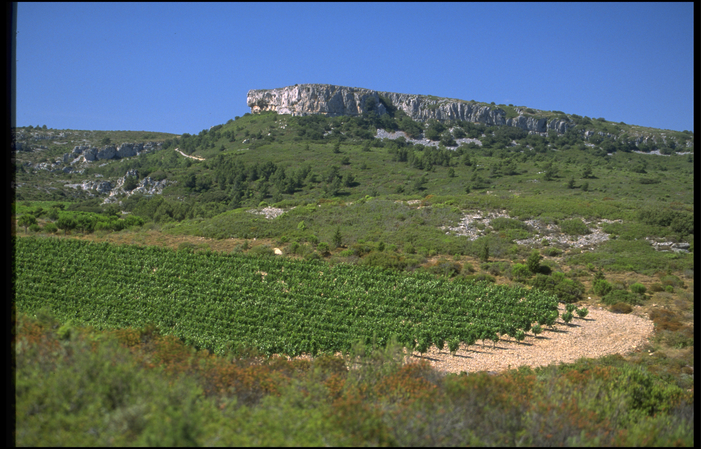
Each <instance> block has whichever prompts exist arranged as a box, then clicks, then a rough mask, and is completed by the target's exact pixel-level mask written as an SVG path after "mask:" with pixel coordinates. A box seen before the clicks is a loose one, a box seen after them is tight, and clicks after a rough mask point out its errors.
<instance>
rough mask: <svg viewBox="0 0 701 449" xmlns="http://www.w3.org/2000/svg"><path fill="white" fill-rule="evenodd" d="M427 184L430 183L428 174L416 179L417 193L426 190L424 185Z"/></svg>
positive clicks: (414, 186) (415, 188)
mask: <svg viewBox="0 0 701 449" xmlns="http://www.w3.org/2000/svg"><path fill="white" fill-rule="evenodd" d="M427 182H428V176H427V175H426V174H424V175H423V176H422V177H420V178H416V179H415V180H414V185H413V188H414V190H416V191H417V192H418V191H421V190H424V184H426V183H427Z"/></svg>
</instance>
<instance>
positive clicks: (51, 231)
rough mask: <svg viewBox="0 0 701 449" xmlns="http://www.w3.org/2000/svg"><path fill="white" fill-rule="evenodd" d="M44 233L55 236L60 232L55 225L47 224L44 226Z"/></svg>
mask: <svg viewBox="0 0 701 449" xmlns="http://www.w3.org/2000/svg"><path fill="white" fill-rule="evenodd" d="M44 232H48V233H49V234H55V233H56V232H58V227H56V225H55V224H54V223H46V224H45V225H44Z"/></svg>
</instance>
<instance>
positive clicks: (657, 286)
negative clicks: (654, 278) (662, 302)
mask: <svg viewBox="0 0 701 449" xmlns="http://www.w3.org/2000/svg"><path fill="white" fill-rule="evenodd" d="M650 291H651V292H663V291H664V287H663V286H662V284H660V283H658V282H655V283H654V284H652V285H651V286H650Z"/></svg>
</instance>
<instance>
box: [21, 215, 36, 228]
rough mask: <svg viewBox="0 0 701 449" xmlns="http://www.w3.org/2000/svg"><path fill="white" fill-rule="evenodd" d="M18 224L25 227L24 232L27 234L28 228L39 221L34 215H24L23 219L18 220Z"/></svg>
mask: <svg viewBox="0 0 701 449" xmlns="http://www.w3.org/2000/svg"><path fill="white" fill-rule="evenodd" d="M17 224H18V225H20V226H24V232H27V228H28V227H29V226H31V225H33V224H37V219H36V217H35V216H34V215H32V214H24V215H22V216H21V217H19V220H17Z"/></svg>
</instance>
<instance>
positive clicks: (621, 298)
mask: <svg viewBox="0 0 701 449" xmlns="http://www.w3.org/2000/svg"><path fill="white" fill-rule="evenodd" d="M601 302H603V303H604V304H607V305H612V304H616V303H618V302H625V303H627V304H631V305H637V304H640V302H641V301H640V298H639V297H638V296H637V295H635V294H633V293H631V292H627V291H625V290H612V291H610V292H609V293H608V294H607V295H605V296H604V297H603V298H601Z"/></svg>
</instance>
